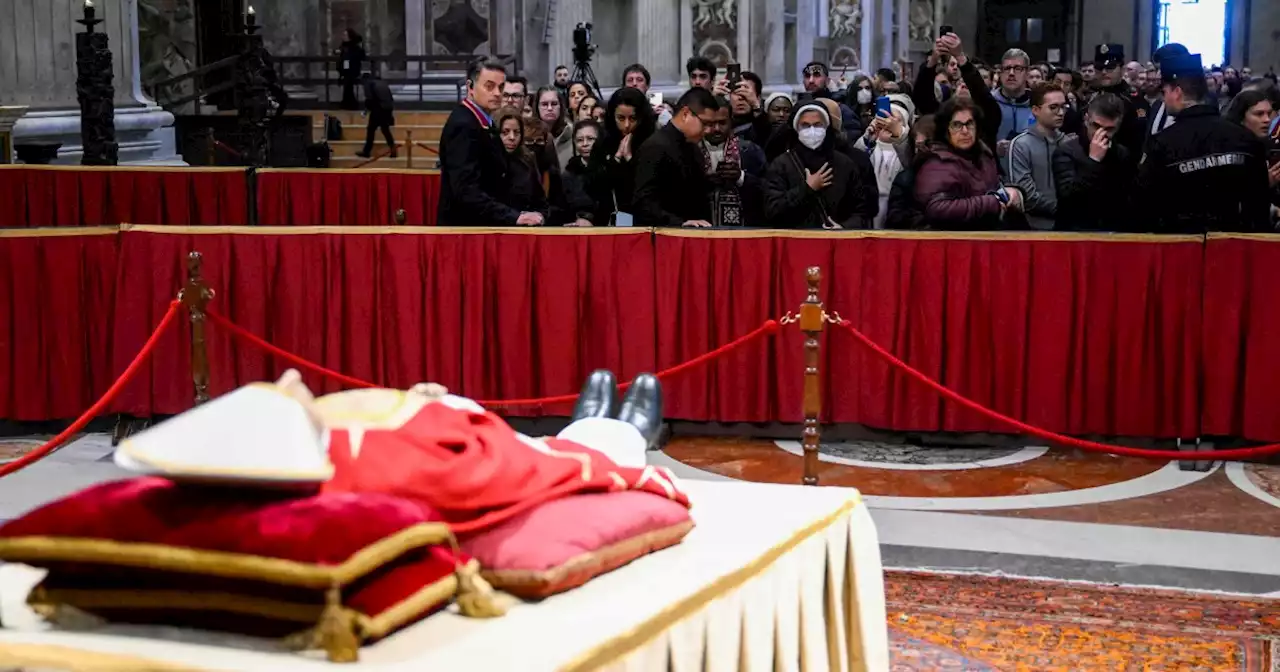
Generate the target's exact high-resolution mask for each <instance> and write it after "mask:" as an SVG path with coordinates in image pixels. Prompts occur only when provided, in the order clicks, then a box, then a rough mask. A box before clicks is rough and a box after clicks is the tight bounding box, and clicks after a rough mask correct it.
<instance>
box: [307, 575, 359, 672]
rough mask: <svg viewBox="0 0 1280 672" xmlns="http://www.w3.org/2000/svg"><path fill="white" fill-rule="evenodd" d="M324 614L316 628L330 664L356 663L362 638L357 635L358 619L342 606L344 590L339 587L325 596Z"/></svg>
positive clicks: (321, 615) (332, 589) (330, 590)
mask: <svg viewBox="0 0 1280 672" xmlns="http://www.w3.org/2000/svg"><path fill="white" fill-rule="evenodd" d="M325 602H326V604H325V607H324V613H322V614H320V623H319V625H317V626H316V635H317V639H318V643H319V645H320V648H322V649H324V650H325V653H327V654H329V662H332V663H354V662H356V660H358V659H359V658H360V638H359V636H357V635H356V619H355V615H354V614H352V613H351V612H350V611H349V610H348V609H346V608H344V607H343V606H342V590H341V589H340V588H338V587H337V586H334V587H332V588H330V589H329V592H328V594H326V596H325Z"/></svg>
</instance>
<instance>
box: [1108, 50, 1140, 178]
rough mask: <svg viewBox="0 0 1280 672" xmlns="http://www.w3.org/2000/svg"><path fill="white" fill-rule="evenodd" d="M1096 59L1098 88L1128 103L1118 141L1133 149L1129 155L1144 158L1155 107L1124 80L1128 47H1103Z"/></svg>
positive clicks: (1130, 149)
mask: <svg viewBox="0 0 1280 672" xmlns="http://www.w3.org/2000/svg"><path fill="white" fill-rule="evenodd" d="M1094 60H1095V61H1096V62H1097V64H1098V80H1097V82H1096V84H1095V86H1094V88H1095V89H1096V90H1097V91H1101V92H1106V93H1114V94H1116V95H1117V96H1119V97H1120V100H1123V101H1124V110H1125V111H1124V121H1123V122H1122V123H1121V124H1120V132H1119V133H1117V134H1116V142H1117V143H1119V144H1121V145H1123V146H1124V148H1125V149H1127V150H1129V156H1132V157H1134V158H1137V157H1140V156H1142V145H1143V143H1144V142H1146V136H1147V116H1148V115H1149V114H1150V112H1151V106H1150V105H1149V104H1148V103H1147V99H1146V97H1145V96H1143V95H1142V92H1141V91H1138V90H1136V89H1134V88H1133V87H1131V86H1129V83H1128V82H1126V81H1124V45H1123V44H1099V45H1098V49H1097V51H1096V52H1095V53H1094ZM1130 165H1132V164H1130Z"/></svg>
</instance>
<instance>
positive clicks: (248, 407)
mask: <svg viewBox="0 0 1280 672" xmlns="http://www.w3.org/2000/svg"><path fill="white" fill-rule="evenodd" d="M435 401H443V402H445V403H450V405H460V406H462V407H467V408H471V407H474V409H473V410H476V411H480V410H482V409H480V408H479V406H475V404H474V402H471V401H470V400H462V399H459V398H455V397H452V396H451V395H449V394H448V391H447V390H446V389H445V388H444V387H442V386H440V385H436V384H433V383H422V384H419V385H415V386H413V388H411V389H409V390H408V391H402V390H393V389H386V388H373V389H367V390H350V391H346V392H338V393H335V394H329V395H325V396H323V397H320V398H319V399H317V398H315V397H314V396H313V395H312V394H311V391H310V390H309V389H307V386H306V385H305V384H303V382H302V376H301V375H299V374H298V372H297V371H295V370H293V369H290V370H288V371H286V372H285V373H284V375H283V376H281V377H280V380H278V381H276V382H275V383H252V384H249V385H246V386H244V387H242V388H240V389H238V390H235V391H234V392H231V393H230V394H226V395H224V396H221V397H218V398H217V399H214V400H212V401H209V402H207V403H205V404H203V405H200V406H197V407H196V408H193V409H191V410H190V411H187V412H186V413H183V414H181V415H178V416H175V417H173V418H171V419H169V420H167V421H165V422H163V423H160V424H159V425H156V426H155V427H152V428H150V429H148V430H146V431H144V432H141V433H139V434H138V435H136V436H134V437H131V438H129V439H126V440H125V441H122V442H121V443H120V446H119V448H118V449H117V450H116V453H115V462H116V464H117V465H118V466H120V467H122V468H124V469H127V470H129V471H133V472H136V473H140V474H147V475H155V476H164V477H166V478H171V479H173V480H183V481H201V482H227V483H250V482H252V483H255V484H266V485H273V486H275V487H293V486H304V485H315V484H319V483H324V482H325V481H328V480H329V479H330V478H332V477H333V465H332V464H331V463H330V461H329V454H328V444H329V431H330V430H342V431H346V432H349V435H350V444H351V445H352V448H353V450H358V449H359V446H360V443H361V437H362V436H363V433H364V431H365V430H370V429H395V428H398V427H400V426H401V425H403V424H404V423H405V422H406V421H408V420H409V419H410V418H412V417H413V416H414V415H416V414H417V412H418V411H419V410H421V409H422V407H423V406H424V405H426V404H429V403H432V402H435Z"/></svg>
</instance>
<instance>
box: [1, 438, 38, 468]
mask: <svg viewBox="0 0 1280 672" xmlns="http://www.w3.org/2000/svg"><path fill="white" fill-rule="evenodd" d="M42 445H44V442H43V441H36V440H33V439H0V464H3V463H5V462H12V461H14V460H16V459H18V458H20V457H22V456H23V455H26V454H27V453H29V452H31V451H33V450H35V449H36V448H39V447H40V446H42Z"/></svg>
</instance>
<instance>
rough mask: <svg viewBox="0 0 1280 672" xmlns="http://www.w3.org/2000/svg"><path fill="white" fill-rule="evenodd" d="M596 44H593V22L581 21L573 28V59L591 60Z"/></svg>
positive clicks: (582, 61) (579, 61)
mask: <svg viewBox="0 0 1280 672" xmlns="http://www.w3.org/2000/svg"><path fill="white" fill-rule="evenodd" d="M595 53H596V46H595V45H594V44H591V24H590V23H582V22H579V23H578V25H577V27H576V28H574V29H573V60H574V61H576V62H577V63H589V62H591V56H592V54H595Z"/></svg>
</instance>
